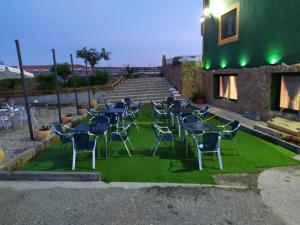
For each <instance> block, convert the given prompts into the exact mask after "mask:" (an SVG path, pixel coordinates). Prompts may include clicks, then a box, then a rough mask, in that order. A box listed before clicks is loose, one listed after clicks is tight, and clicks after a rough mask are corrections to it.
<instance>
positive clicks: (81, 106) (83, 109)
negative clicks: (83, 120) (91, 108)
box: [78, 105, 86, 116]
mask: <svg viewBox="0 0 300 225" xmlns="http://www.w3.org/2000/svg"><path fill="white" fill-rule="evenodd" d="M85 112H86V109H85V107H84V105H79V106H78V113H79V115H80V116H83V115H84V114H85Z"/></svg>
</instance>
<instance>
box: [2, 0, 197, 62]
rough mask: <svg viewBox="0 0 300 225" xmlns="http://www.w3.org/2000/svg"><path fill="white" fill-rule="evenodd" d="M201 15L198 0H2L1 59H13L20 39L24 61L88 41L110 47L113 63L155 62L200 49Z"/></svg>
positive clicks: (63, 55)
mask: <svg viewBox="0 0 300 225" xmlns="http://www.w3.org/2000/svg"><path fill="white" fill-rule="evenodd" d="M201 15H202V0H189V1H181V0H106V1H105V0H24V1H23V0H1V14H0V19H1V23H2V26H1V35H0V60H1V61H3V62H4V63H5V64H8V65H16V64H17V55H16V48H15V43H14V40H15V39H19V40H20V42H21V47H22V53H23V61H24V64H26V65H41V64H51V63H52V56H51V48H55V49H56V52H57V61H58V62H68V61H69V54H70V53H74V54H75V53H76V50H77V49H80V48H82V47H84V46H87V47H88V48H90V47H95V48H98V49H101V48H102V47H104V48H107V49H108V50H109V51H111V52H112V55H111V60H110V61H109V64H110V65H111V66H123V65H125V64H130V65H133V66H149V65H151V66H157V65H161V57H162V55H163V54H166V56H167V57H173V56H176V55H191V54H201V41H202V40H201V35H200V22H199V20H200V16H201ZM75 62H76V63H82V62H81V61H80V60H78V59H76V60H75ZM100 65H106V63H100Z"/></svg>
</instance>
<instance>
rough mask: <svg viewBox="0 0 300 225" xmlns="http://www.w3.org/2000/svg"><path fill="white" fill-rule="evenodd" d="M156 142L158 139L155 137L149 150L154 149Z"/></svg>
mask: <svg viewBox="0 0 300 225" xmlns="http://www.w3.org/2000/svg"><path fill="white" fill-rule="evenodd" d="M157 142H158V140H157V138H156V137H155V141H154V143H153V145H152V146H151V149H150V151H151V152H152V151H153V150H154V148H155V146H156V145H157Z"/></svg>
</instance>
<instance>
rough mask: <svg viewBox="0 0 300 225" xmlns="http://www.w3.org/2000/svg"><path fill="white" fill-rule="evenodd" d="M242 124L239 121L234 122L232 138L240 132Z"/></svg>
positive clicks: (231, 124)
mask: <svg viewBox="0 0 300 225" xmlns="http://www.w3.org/2000/svg"><path fill="white" fill-rule="evenodd" d="M240 126H241V124H240V122H239V121H237V120H235V121H233V122H231V123H230V127H231V136H232V137H234V136H235V135H236V133H237V131H238V129H239V128H240Z"/></svg>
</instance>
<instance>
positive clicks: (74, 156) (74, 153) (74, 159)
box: [72, 151, 76, 170]
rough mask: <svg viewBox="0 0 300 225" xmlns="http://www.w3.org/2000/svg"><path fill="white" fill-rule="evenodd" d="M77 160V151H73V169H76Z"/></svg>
mask: <svg viewBox="0 0 300 225" xmlns="http://www.w3.org/2000/svg"><path fill="white" fill-rule="evenodd" d="M75 161H76V152H75V151H73V163H72V170H75Z"/></svg>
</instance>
